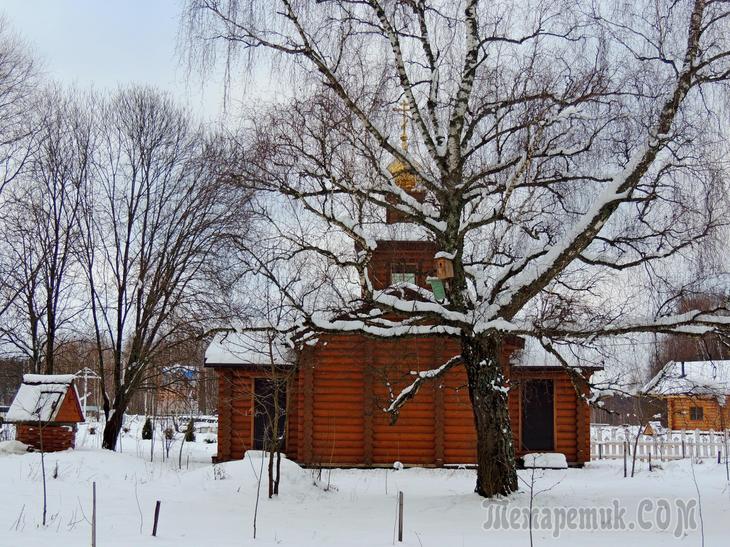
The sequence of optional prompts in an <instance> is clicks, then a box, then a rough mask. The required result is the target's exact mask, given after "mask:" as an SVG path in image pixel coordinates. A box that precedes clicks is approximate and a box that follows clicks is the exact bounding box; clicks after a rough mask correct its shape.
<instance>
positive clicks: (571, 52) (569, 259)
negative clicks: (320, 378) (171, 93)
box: [185, 0, 730, 496]
mask: <svg viewBox="0 0 730 547" xmlns="http://www.w3.org/2000/svg"><path fill="white" fill-rule="evenodd" d="M729 16H730V12H729V11H728V5H727V3H726V2H721V1H717V0H693V1H689V0H687V1H682V2H675V1H670V0H666V1H665V0H652V1H648V0H647V1H642V2H635V3H633V4H631V6H628V5H625V4H621V5H620V6H618V5H617V6H616V8H615V9H614V7H613V4H612V3H590V2H582V1H570V0H565V1H560V0H559V1H557V2H555V1H551V2H545V1H541V0H535V1H526V2H523V1H521V2H516V1H509V0H507V1H504V2H498V3H494V2H484V1H480V0H462V1H459V2H438V1H427V0H413V1H384V0H362V1H357V2H354V1H353V2H349V1H332V2H299V1H292V0H280V1H278V2H269V1H267V2H260V1H256V0H248V1H235V0H189V1H188V7H187V11H186V16H185V17H186V18H185V22H186V27H185V28H186V31H187V36H188V38H189V39H190V45H191V48H190V52H191V59H192V60H193V61H201V62H202V65H203V66H204V67H205V66H208V67H209V66H210V64H211V62H212V61H214V60H215V54H216V52H221V51H222V52H223V54H224V58H225V61H226V66H227V68H228V69H229V74H232V71H233V70H234V69H235V67H236V65H235V64H234V61H235V60H236V59H237V55H238V56H239V57H240V54H241V53H244V54H245V57H244V59H245V60H248V61H254V60H256V58H257V57H256V55H257V54H258V53H261V52H263V53H264V54H267V55H269V57H270V58H272V59H274V60H276V61H278V64H279V65H280V66H282V67H284V68H285V69H288V70H289V72H288V73H287V74H286V77H287V78H292V79H294V81H296V82H297V84H298V86H299V87H298V88H297V94H298V98H297V99H293V100H291V101H289V102H288V104H287V105H284V106H281V105H279V106H277V107H276V108H274V109H272V110H271V111H268V112H266V113H260V112H259V113H257V115H256V116H254V117H253V119H251V120H249V127H250V128H248V129H247V130H246V131H244V136H243V137H242V147H243V148H245V150H246V152H247V158H246V159H247V160H248V163H247V164H244V165H242V167H241V169H242V171H243V174H242V177H244V178H245V179H247V180H250V181H252V182H255V183H257V184H258V185H259V186H260V187H261V188H262V189H265V190H269V191H271V192H272V193H273V194H274V195H277V196H283V197H284V198H285V199H278V200H277V199H275V198H272V200H271V201H270V202H269V203H268V204H266V209H265V214H264V215H263V216H265V217H268V218H269V219H270V220H271V221H272V222H270V226H269V234H271V241H270V242H268V241H263V245H258V246H257V248H251V249H249V251H250V257H251V258H250V259H251V262H252V264H255V265H256V267H257V268H258V272H259V273H260V274H261V275H263V276H266V277H267V278H268V279H269V280H270V282H272V283H274V284H276V286H277V287H278V288H279V289H280V291H281V292H282V294H284V295H285V296H286V299H287V301H288V302H289V304H290V306H291V307H292V309H295V310H297V311H298V312H299V313H300V315H301V316H302V317H303V319H304V322H305V323H306V324H307V325H309V326H310V327H311V328H312V329H314V330H315V331H320V332H322V331H324V332H343V331H354V332H361V333H365V334H369V335H373V336H378V337H403V336H409V337H422V336H450V337H455V338H457V339H459V340H460V343H461V352H460V353H459V355H454V356H453V357H452V358H450V359H448V360H447V361H446V362H445V363H444V364H443V365H441V366H439V367H437V368H434V369H433V370H432V371H429V372H428V373H427V374H422V375H421V376H419V378H417V379H416V381H415V382H414V384H413V385H411V386H408V387H407V388H406V389H405V390H403V392H402V393H400V394H399V395H395V396H394V400H393V401H392V404H391V405H390V407H389V409H388V410H389V411H390V412H391V413H393V415H395V416H397V413H398V411H399V409H400V408H401V406H402V405H403V404H404V403H406V402H407V401H408V400H409V399H410V398H411V397H413V396H414V395H415V394H416V392H417V391H418V387H420V385H421V384H422V383H424V382H427V381H429V380H431V379H435V378H439V377H440V376H442V375H443V374H445V373H446V372H448V370H450V369H452V368H453V367H456V366H463V367H464V368H465V369H466V374H467V377H468V389H469V394H470V398H471V403H472V407H473V414H474V422H475V425H476V430H477V453H478V470H477V482H476V491H477V492H478V493H479V494H481V495H484V496H492V495H496V494H508V493H510V492H513V491H515V490H516V489H517V486H518V484H517V475H516V472H515V464H514V459H515V458H514V447H513V445H512V433H511V426H510V422H509V414H508V410H507V392H508V388H509V385H508V381H507V380H506V378H505V377H504V375H503V371H502V368H501V366H500V354H501V348H502V347H503V344H504V339H505V336H507V335H518V336H524V337H531V338H534V339H536V340H537V341H538V342H539V343H541V344H542V345H543V347H544V348H545V350H546V351H548V352H549V353H550V354H552V355H553V356H554V357H555V358H556V359H557V360H558V361H559V362H560V363H561V364H562V365H564V366H565V368H566V370H567V371H568V372H569V373H571V374H573V375H577V374H578V371H577V369H576V367H575V365H576V363H575V361H574V360H573V359H571V353H570V351H569V348H571V347H574V346H581V345H582V346H586V347H591V346H595V345H596V344H598V343H600V341H601V340H602V339H605V338H608V337H617V336H622V335H625V334H629V333H654V332H659V333H674V332H682V333H687V334H697V333H700V332H701V333H708V332H716V331H720V330H723V329H726V328H727V326H728V320H727V317H725V316H723V315H722V314H721V313H719V312H721V311H722V310H724V309H726V308H727V303H726V302H724V303H723V304H722V305H721V306H711V307H707V308H705V307H700V308H696V309H692V310H689V311H687V312H685V313H678V312H676V310H675V309H674V308H673V307H672V306H671V305H670V299H669V297H668V296H667V294H668V287H671V288H672V290H674V289H675V288H676V285H677V284H679V283H683V282H685V281H687V280H686V279H680V277H681V276H679V275H677V274H676V272H681V271H684V270H686V264H687V262H688V261H690V260H691V257H692V253H693V249H694V247H695V246H696V245H697V244H698V243H699V242H702V241H703V240H705V239H708V238H709V237H710V236H711V235H712V234H713V233H715V231H716V230H717V228H718V227H719V226H722V225H723V224H725V223H726V222H727V217H726V209H727V199H726V184H725V179H724V173H723V171H722V164H721V162H720V161H719V158H720V156H721V154H722V151H720V150H718V149H717V147H716V146H715V145H714V143H715V142H718V141H719V140H720V137H721V136H722V131H723V128H722V124H721V123H720V122H719V118H720V117H719V116H718V109H719V107H720V106H719V105H720V100H719V98H718V95H717V94H718V93H721V92H722V91H721V90H725V89H727V79H728V77H730V64H729V63H728V60H729V59H730V43H728V38H729V37H730V32H729V30H730V29H728V19H729ZM216 46H218V49H216ZM400 101H403V103H404V107H403V109H404V110H406V111H407V114H408V116H410V120H411V121H410V122H409V125H412V127H413V128H414V132H415V136H414V137H413V138H411V142H410V143H409V142H407V139H405V138H403V139H402V146H401V145H399V143H398V141H397V139H396V138H395V135H396V132H395V128H396V127H397V126H398V125H399V120H398V119H397V118H396V116H397V115H396V114H395V113H394V112H393V109H394V107H395V106H396V104H397V103H398V102H400ZM388 162H391V163H390V164H389V163H388ZM393 162H395V164H394V163H393ZM387 165H391V166H393V165H395V166H396V167H397V169H396V171H397V172H399V173H400V174H401V175H400V178H401V180H400V181H399V180H398V178H399V177H398V176H396V179H395V180H394V179H393V177H392V176H391V173H389V172H388V171H387V170H386V166H387ZM404 173H405V174H406V175H407V176H408V177H409V178H410V181H406V180H404V179H403V177H402V175H403V174H404ZM398 182H400V184H398ZM406 183H408V184H406ZM384 209H390V210H392V211H396V212H397V213H398V215H399V216H400V217H401V218H402V219H403V220H404V221H405V222H406V223H408V224H409V225H410V226H409V227H405V228H403V230H405V231H406V232H408V234H409V236H411V237H412V236H413V234H414V233H415V234H416V237H419V235H420V237H423V238H427V239H429V240H431V241H433V242H435V244H436V246H437V249H438V251H439V253H440V254H439V257H440V258H445V259H446V260H449V261H450V262H451V264H452V266H453V277H451V278H450V279H448V281H447V283H446V287H445V293H446V297H445V298H443V299H440V300H439V299H436V298H435V297H434V296H433V295H432V294H431V293H430V292H428V291H424V290H422V289H419V288H418V287H415V286H410V287H408V288H409V289H411V290H409V291H404V290H396V291H394V290H392V289H391V290H385V291H379V290H374V289H373V287H372V285H371V283H370V280H369V277H368V266H369V261H370V258H371V257H372V255H373V252H374V251H375V249H376V248H377V241H376V240H377V238H378V237H379V236H378V229H379V230H380V233H381V234H387V228H385V227H383V225H382V224H380V225H379V224H378V223H377V219H378V218H379V216H380V215H382V211H383V210H384ZM374 228H375V229H374ZM380 237H383V236H382V235H381V236H380ZM343 240H344V241H348V240H349V241H350V245H349V247H348V245H346V244H343V243H342V242H343ZM351 242H354V243H355V245H352V243H351ZM259 243H261V242H259ZM353 247H354V248H353ZM401 288H402V287H401ZM675 295H676V292H673V293H672V298H673V297H674V296H675ZM363 305H367V306H368V308H367V309H368V311H370V313H367V314H363V313H360V311H361V310H362V309H363ZM392 312H396V314H397V315H393V314H392ZM389 314H390V315H389ZM578 365H579V363H578Z"/></svg>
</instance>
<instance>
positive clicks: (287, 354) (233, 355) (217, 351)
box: [205, 330, 293, 366]
mask: <svg viewBox="0 0 730 547" xmlns="http://www.w3.org/2000/svg"><path fill="white" fill-rule="evenodd" d="M291 352H292V350H291V349H290V348H289V347H288V346H287V345H286V342H285V340H284V336H283V335H282V334H280V333H277V332H276V331H274V330H256V331H241V332H222V333H218V334H217V335H216V336H215V338H213V341H212V342H211V343H210V346H208V349H207V350H205V364H206V365H207V366H210V365H260V366H265V365H271V364H272V361H273V364H274V365H291V364H293V362H292V361H293V360H292V357H291Z"/></svg>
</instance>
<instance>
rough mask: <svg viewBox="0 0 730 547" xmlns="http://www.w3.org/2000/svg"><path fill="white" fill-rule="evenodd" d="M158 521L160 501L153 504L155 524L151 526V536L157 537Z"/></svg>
mask: <svg viewBox="0 0 730 547" xmlns="http://www.w3.org/2000/svg"><path fill="white" fill-rule="evenodd" d="M159 519H160V500H157V503H156V504H155V522H154V524H153V525H152V535H153V536H157V522H158V521H159Z"/></svg>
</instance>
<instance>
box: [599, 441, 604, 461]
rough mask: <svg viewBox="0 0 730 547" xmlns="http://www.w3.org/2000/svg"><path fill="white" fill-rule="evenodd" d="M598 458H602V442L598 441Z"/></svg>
mask: <svg viewBox="0 0 730 547" xmlns="http://www.w3.org/2000/svg"><path fill="white" fill-rule="evenodd" d="M598 459H599V460H602V459H603V443H602V442H600V441H599V442H598Z"/></svg>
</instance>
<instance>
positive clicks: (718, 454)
mask: <svg viewBox="0 0 730 547" xmlns="http://www.w3.org/2000/svg"><path fill="white" fill-rule="evenodd" d="M721 454H722V450H721V449H719V448H718V449H717V463H722V457H721Z"/></svg>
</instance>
